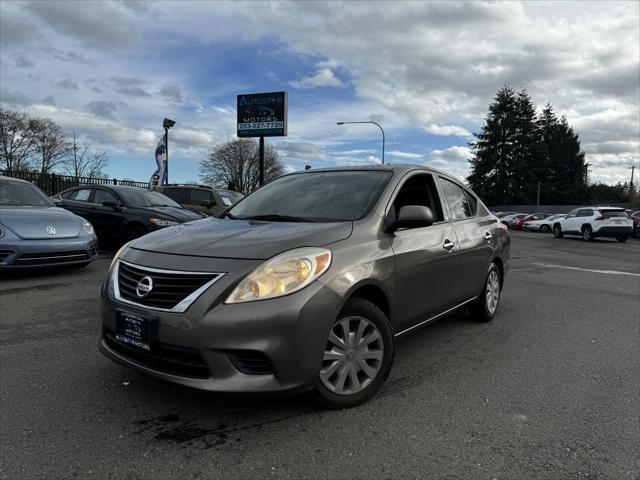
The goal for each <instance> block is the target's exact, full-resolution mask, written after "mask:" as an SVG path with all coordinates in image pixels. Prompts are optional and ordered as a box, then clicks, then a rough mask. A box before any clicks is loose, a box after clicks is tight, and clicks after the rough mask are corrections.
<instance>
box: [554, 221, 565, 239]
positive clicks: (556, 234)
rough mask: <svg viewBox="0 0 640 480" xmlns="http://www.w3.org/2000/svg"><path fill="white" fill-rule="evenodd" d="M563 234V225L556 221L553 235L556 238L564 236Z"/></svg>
mask: <svg viewBox="0 0 640 480" xmlns="http://www.w3.org/2000/svg"><path fill="white" fill-rule="evenodd" d="M562 235H563V233H562V227H560V225H559V224H557V223H556V224H555V225H554V226H553V236H554V237H556V238H562Z"/></svg>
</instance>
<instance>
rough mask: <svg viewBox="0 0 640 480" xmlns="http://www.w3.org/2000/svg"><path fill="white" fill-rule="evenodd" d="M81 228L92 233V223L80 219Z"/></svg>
mask: <svg viewBox="0 0 640 480" xmlns="http://www.w3.org/2000/svg"><path fill="white" fill-rule="evenodd" d="M82 228H84V231H85V232H87V233H88V234H89V235H93V234H94V230H93V225H91V224H90V223H89V222H87V221H86V220H83V221H82Z"/></svg>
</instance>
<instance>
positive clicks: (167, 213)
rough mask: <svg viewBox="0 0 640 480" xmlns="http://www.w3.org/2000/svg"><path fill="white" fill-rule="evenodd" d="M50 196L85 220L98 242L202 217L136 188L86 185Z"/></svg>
mask: <svg viewBox="0 0 640 480" xmlns="http://www.w3.org/2000/svg"><path fill="white" fill-rule="evenodd" d="M52 199H53V200H54V201H55V202H56V204H57V205H58V206H60V207H64V208H66V209H67V210H70V211H72V212H73V213H75V214H76V215H80V216H81V217H84V218H85V219H87V220H88V221H89V222H91V224H92V225H93V226H94V228H95V229H96V232H97V234H98V238H99V239H100V240H101V241H116V242H122V241H123V240H126V241H129V240H133V239H134V238H138V237H141V236H142V235H144V234H146V233H148V232H151V231H154V230H158V229H160V228H164V227H170V226H172V225H177V224H179V223H184V222H188V221H191V220H198V219H200V218H203V217H205V215H201V214H199V213H195V212H192V211H191V210H187V209H186V208H182V207H181V206H180V205H179V204H177V203H176V202H174V201H173V200H171V199H170V198H169V197H167V196H165V195H162V194H161V193H158V192H153V191H151V190H145V189H144V188H139V187H126V186H120V185H117V186H116V185H113V186H105V185H87V186H82V187H73V188H70V189H68V190H65V191H64V192H61V193H59V194H57V195H54V196H53V197H52Z"/></svg>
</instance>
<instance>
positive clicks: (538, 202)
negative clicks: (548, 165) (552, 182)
mask: <svg viewBox="0 0 640 480" xmlns="http://www.w3.org/2000/svg"><path fill="white" fill-rule="evenodd" d="M536 205H537V206H538V208H539V207H540V180H538V200H537V201H536Z"/></svg>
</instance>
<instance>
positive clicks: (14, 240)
mask: <svg viewBox="0 0 640 480" xmlns="http://www.w3.org/2000/svg"><path fill="white" fill-rule="evenodd" d="M97 254H98V239H97V238H96V235H95V232H94V231H93V226H92V225H91V223H89V222H87V221H86V220H85V219H84V218H82V217H79V216H77V215H74V214H73V213H71V212H68V211H67V210H64V209H62V208H58V207H56V206H55V204H54V203H53V202H52V201H51V200H49V198H47V196H46V195H45V194H44V193H43V192H42V191H41V190H40V189H39V188H38V187H36V186H35V185H33V184H31V183H29V182H27V181H24V180H19V179H16V178H10V177H5V176H0V271H1V270H14V269H23V268H33V267H54V266H55V267H58V266H64V265H74V266H84V265H87V264H89V263H90V262H92V261H93V260H95V258H96V255H97Z"/></svg>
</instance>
